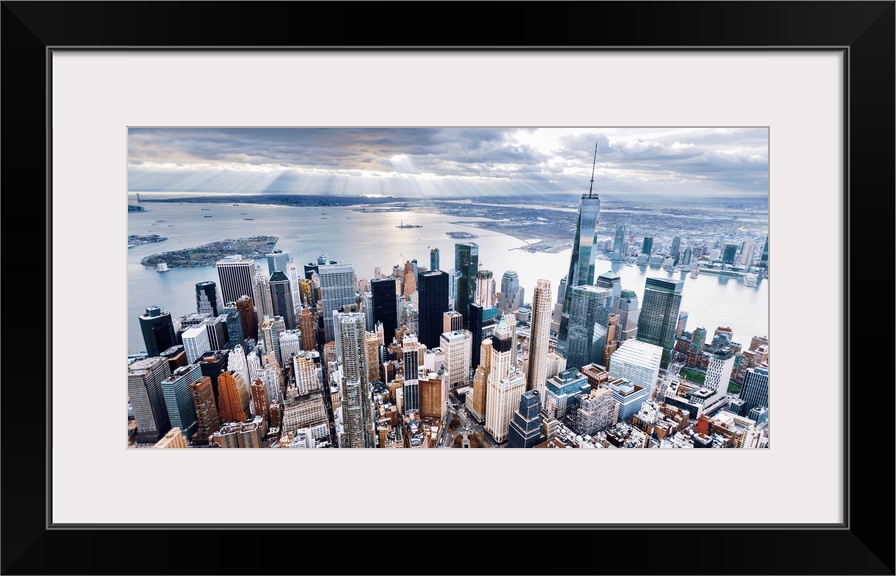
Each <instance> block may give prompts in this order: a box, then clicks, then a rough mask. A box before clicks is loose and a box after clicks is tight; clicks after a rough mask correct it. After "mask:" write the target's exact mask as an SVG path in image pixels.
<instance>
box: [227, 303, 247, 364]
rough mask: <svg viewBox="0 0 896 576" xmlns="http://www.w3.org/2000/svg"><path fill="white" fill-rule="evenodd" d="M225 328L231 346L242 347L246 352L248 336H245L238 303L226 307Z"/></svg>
mask: <svg viewBox="0 0 896 576" xmlns="http://www.w3.org/2000/svg"><path fill="white" fill-rule="evenodd" d="M223 310H224V313H223V314H222V316H223V318H224V327H225V329H226V330H227V341H228V342H230V343H231V346H242V347H243V351H244V352H245V340H246V336H245V335H244V334H243V322H242V319H241V318H240V313H239V310H237V308H236V302H230V303H229V304H228V305H227V306H225V307H224V309H223Z"/></svg>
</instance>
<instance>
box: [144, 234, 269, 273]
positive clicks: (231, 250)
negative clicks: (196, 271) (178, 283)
mask: <svg viewBox="0 0 896 576" xmlns="http://www.w3.org/2000/svg"><path fill="white" fill-rule="evenodd" d="M277 240H279V238H278V237H276V236H251V237H249V238H236V239H234V238H228V239H226V240H219V241H217V242H212V243H210V244H203V245H202V246H197V247H195V248H184V249H183V250H172V251H171V252H164V253H162V254H153V255H152V256H147V257H146V258H144V259H142V260H141V261H140V264H142V265H143V266H146V267H147V268H152V269H155V268H156V267H157V266H158V264H159V262H165V263H166V264H167V265H168V268H169V269H170V268H193V267H197V266H214V264H215V262H217V261H218V260H221V259H223V258H224V257H225V256H230V255H233V254H240V255H242V256H243V258H264V256H265V254H269V253H270V252H273V250H274V245H275V244H277Z"/></svg>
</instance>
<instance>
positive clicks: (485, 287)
mask: <svg viewBox="0 0 896 576" xmlns="http://www.w3.org/2000/svg"><path fill="white" fill-rule="evenodd" d="M473 301H474V302H475V303H476V304H479V305H480V306H482V307H483V308H494V307H495V306H497V302H496V301H495V278H494V275H493V274H492V271H491V270H479V271H478V272H477V273H476V292H475V294H474V295H473Z"/></svg>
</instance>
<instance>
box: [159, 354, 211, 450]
mask: <svg viewBox="0 0 896 576" xmlns="http://www.w3.org/2000/svg"><path fill="white" fill-rule="evenodd" d="M200 376H202V371H201V370H200V369H199V366H198V365H197V364H189V365H187V366H181V367H180V368H177V369H176V370H175V371H174V372H173V373H172V374H171V375H170V376H168V377H167V378H165V379H164V380H162V396H163V397H164V398H165V408H166V409H167V410H168V418H169V420H170V423H171V426H172V427H176V428H180V430H181V431H182V432H183V434H184V435H185V436H186V437H187V440H190V439H191V438H192V437H193V434H195V433H196V427H197V426H198V424H197V423H196V410H195V409H194V408H193V401H192V399H191V398H190V384H191V383H192V382H195V381H196V380H197V379H198V378H199V377H200Z"/></svg>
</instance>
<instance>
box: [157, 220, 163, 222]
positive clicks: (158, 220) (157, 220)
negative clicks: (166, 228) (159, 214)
mask: <svg viewBox="0 0 896 576" xmlns="http://www.w3.org/2000/svg"><path fill="white" fill-rule="evenodd" d="M156 222H164V220H156Z"/></svg>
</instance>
